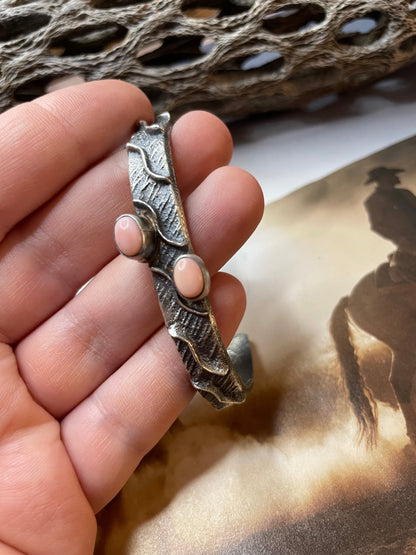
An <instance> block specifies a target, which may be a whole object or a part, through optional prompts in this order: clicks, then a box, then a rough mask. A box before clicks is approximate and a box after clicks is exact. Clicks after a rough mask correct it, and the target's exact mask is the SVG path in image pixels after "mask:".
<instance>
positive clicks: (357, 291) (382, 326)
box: [330, 262, 416, 446]
mask: <svg viewBox="0 0 416 555" xmlns="http://www.w3.org/2000/svg"><path fill="white" fill-rule="evenodd" d="M388 270H389V264H388V263H387V262H386V263H384V264H382V265H381V266H379V268H377V270H375V271H372V272H370V273H368V274H367V275H365V276H364V277H363V278H362V279H361V280H360V281H359V282H358V283H357V284H356V285H355V287H354V288H353V289H352V291H351V293H350V295H348V296H345V297H342V298H341V300H340V301H339V302H338V304H337V305H336V307H335V309H334V310H333V312H332V315H331V321H330V333H331V335H332V338H333V341H334V344H335V348H336V352H337V355H338V359H339V362H340V365H341V371H342V375H343V378H344V382H345V385H346V388H347V390H348V394H349V399H350V401H351V404H352V408H353V411H354V413H355V416H356V418H357V421H358V426H359V441H361V440H362V439H363V438H365V439H366V442H367V444H368V445H369V446H373V445H375V443H376V439H377V405H376V402H375V400H374V397H373V394H372V392H371V390H370V389H369V388H368V386H367V385H366V384H365V381H364V379H363V376H362V374H361V370H360V365H359V360H358V357H357V354H356V351H355V348H354V343H353V338H352V335H351V329H350V324H351V322H352V323H354V324H355V325H356V326H357V327H358V328H360V329H361V330H363V331H364V332H366V333H368V334H369V335H371V336H373V337H374V338H376V339H378V340H379V341H382V342H383V343H384V344H386V345H387V346H388V347H389V348H390V350H391V352H392V362H391V368H390V375H389V381H390V384H391V387H392V388H393V391H394V394H395V396H396V399H397V402H398V405H399V407H400V410H401V413H402V415H403V417H404V420H405V424H406V433H407V435H408V437H409V439H410V441H411V442H412V443H413V444H414V445H416V410H415V407H414V406H413V404H412V393H413V378H414V374H415V370H416V341H415V338H416V283H410V282H409V283H398V284H394V283H393V282H391V280H390V283H388V281H389V279H388ZM380 276H386V277H387V279H386V280H385V281H386V282H387V283H388V284H387V285H382V286H380V284H379V282H380Z"/></svg>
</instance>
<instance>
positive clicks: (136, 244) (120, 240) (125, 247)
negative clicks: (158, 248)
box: [114, 216, 143, 256]
mask: <svg viewBox="0 0 416 555" xmlns="http://www.w3.org/2000/svg"><path fill="white" fill-rule="evenodd" d="M114 238H115V240H116V243H117V246H118V248H119V249H120V251H121V252H122V253H123V254H125V255H126V256H136V254H138V253H139V251H140V249H141V248H142V245H143V236H142V232H141V231H140V227H139V226H138V224H137V222H136V220H135V219H134V218H130V217H129V216H122V217H121V218H120V219H119V220H117V221H116V225H115V226H114Z"/></svg>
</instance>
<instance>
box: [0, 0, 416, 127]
mask: <svg viewBox="0 0 416 555" xmlns="http://www.w3.org/2000/svg"><path fill="white" fill-rule="evenodd" d="M415 14H416V2H415V1H414V0H394V1H392V0H312V1H309V0H303V1H302V0H300V1H294V0H48V2H45V0H33V1H30V2H29V1H27V0H0V111H2V110H4V109H6V108H8V107H10V106H12V105H13V103H15V102H18V101H22V100H27V99H29V98H33V97H36V96H39V95H40V94H42V93H44V92H45V90H49V89H50V87H52V86H54V82H53V81H54V79H55V78H64V77H69V76H80V77H81V78H83V79H85V80H87V81H91V80H94V79H104V78H118V79H123V80H126V81H129V82H131V83H133V84H135V85H137V86H139V87H141V88H143V89H144V91H145V92H146V93H147V94H148V95H149V97H150V99H151V101H152V104H153V105H154V107H155V110H156V111H161V110H170V111H171V112H175V115H176V114H177V113H181V112H185V111H186V110H189V109H192V108H203V109H208V110H210V111H212V112H214V113H216V114H218V115H222V116H226V115H241V114H247V113H254V112H265V111H269V110H276V109H286V108H289V107H294V106H299V105H301V104H303V103H305V102H308V101H309V100H311V99H313V98H316V97H318V96H321V95H325V94H328V93H334V92H338V91H342V90H345V89H348V88H351V87H355V86H358V85H362V84H364V83H369V82H371V81H374V80H375V79H377V78H379V77H381V76H383V75H386V74H388V73H391V72H392V71H394V70H396V69H398V68H399V67H401V66H402V65H403V64H405V63H407V62H409V61H410V60H413V59H414V58H415V56H416V16H415ZM115 102H116V99H115Z"/></svg>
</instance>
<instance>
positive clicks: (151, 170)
mask: <svg viewBox="0 0 416 555" xmlns="http://www.w3.org/2000/svg"><path fill="white" fill-rule="evenodd" d="M169 131H170V116H169V114H167V113H164V114H161V115H160V116H159V117H158V118H157V120H156V123H154V124H153V125H147V124H146V123H145V122H141V124H140V126H139V129H138V131H137V132H136V133H135V134H134V135H133V136H132V137H131V139H130V142H129V143H128V145H127V150H128V153H129V174H130V186H131V191H132V197H133V204H134V207H135V210H136V215H137V217H138V218H145V219H147V220H148V221H151V222H152V224H153V227H154V229H155V230H156V234H155V238H156V239H155V244H154V249H153V252H152V253H151V254H150V255H149V256H148V257H147V258H146V261H147V262H148V264H149V266H150V269H151V270H152V274H153V280H154V284H155V288H156V292H157V294H158V297H159V303H160V307H161V310H162V313H163V316H164V319H165V322H166V327H167V329H168V331H169V333H170V335H171V336H172V338H173V339H174V341H175V343H176V345H177V348H178V351H179V353H180V354H181V356H182V359H183V361H184V364H185V366H186V368H187V369H188V371H189V374H190V377H191V381H192V384H193V385H194V387H195V388H196V389H197V390H198V391H199V392H200V393H201V394H202V395H203V396H204V397H205V398H206V399H208V400H209V401H210V402H211V403H212V404H213V405H214V406H215V407H216V408H223V407H225V406H227V405H230V404H233V403H241V402H243V401H244V400H245V398H246V394H247V390H248V389H249V388H250V386H251V383H252V379H253V376H252V366H251V359H250V352H249V349H248V351H247V346H248V341H247V338H244V336H243V337H240V338H239V339H238V340H236V341H235V342H234V344H233V346H232V348H231V350H230V354H231V355H232V356H233V357H234V358H235V359H236V360H237V361H238V368H236V367H235V366H234V365H233V362H232V360H231V358H230V354H229V353H228V352H227V350H226V348H225V347H224V344H223V342H222V340H221V336H220V333H219V330H218V327H217V324H216V322H215V318H214V315H213V312H212V309H211V305H210V302H209V300H208V297H205V298H203V299H200V300H194V299H187V298H184V297H182V296H180V295H179V294H178V292H177V290H176V288H175V285H174V282H173V268H174V265H175V262H176V260H177V259H178V258H179V257H180V256H183V255H186V254H193V249H192V245H191V241H190V237H189V233H188V230H187V226H186V221H185V216H184V211H183V207H182V202H181V198H180V194H179V190H178V187H177V184H176V179H175V173H174V169H173V164H172V158H171V151H170V142H169ZM240 368H241V371H239V369H240Z"/></svg>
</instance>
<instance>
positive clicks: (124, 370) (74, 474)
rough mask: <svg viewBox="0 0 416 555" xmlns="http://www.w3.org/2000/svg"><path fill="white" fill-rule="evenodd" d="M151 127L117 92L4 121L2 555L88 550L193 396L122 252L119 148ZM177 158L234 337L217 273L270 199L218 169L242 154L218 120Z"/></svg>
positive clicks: (98, 90) (185, 137)
mask: <svg viewBox="0 0 416 555" xmlns="http://www.w3.org/2000/svg"><path fill="white" fill-rule="evenodd" d="M114 99H117V101H116V102H115V100H114ZM151 117H152V116H151V109H150V107H149V105H148V102H147V100H146V99H145V98H144V96H143V95H142V94H141V93H140V92H139V91H138V90H137V89H135V88H134V87H131V86H129V85H126V84H123V83H119V82H101V83H92V84H89V85H84V86H81V87H76V88H72V89H67V90H65V91H59V92H58V93H54V94H53V95H50V96H48V97H44V98H43V99H41V100H40V101H37V102H36V103H34V104H31V105H25V106H23V107H18V108H16V109H14V110H13V111H10V112H7V113H6V114H4V115H3V116H1V117H0V128H1V129H2V134H1V135H0V161H1V167H2V174H1V175H0V207H1V218H0V237H3V240H2V242H1V243H0V306H1V307H2V308H1V310H0V340H1V341H2V343H1V344H0V553H16V552H17V553H18V552H22V551H23V552H25V553H30V554H35V553H39V554H42V555H44V554H45V553H62V554H66V553H91V552H92V550H93V545H94V540H95V519H94V513H95V512H96V511H97V510H99V509H100V508H101V507H103V506H104V505H105V504H106V503H107V502H108V501H109V500H110V499H111V498H112V497H113V496H114V495H115V494H116V493H117V492H118V491H119V490H120V488H121V487H122V486H123V484H124V483H125V481H126V480H127V478H128V477H129V475H130V474H131V472H132V471H133V470H134V468H135V467H136V465H137V464H138V462H139V461H140V459H141V458H142V457H143V455H144V454H145V453H146V452H147V451H148V450H149V449H150V448H151V447H152V446H153V445H154V444H155V443H156V442H157V441H158V439H159V438H160V437H161V435H162V434H163V433H164V432H165V431H166V429H167V428H168V427H169V426H170V424H171V423H172V422H173V420H174V419H175V418H176V417H177V415H178V414H179V413H180V411H181V410H182V409H183V408H184V407H185V406H186V404H187V403H188V402H189V400H190V399H191V398H192V395H193V390H192V388H191V386H190V384H189V380H188V378H187V374H186V371H185V370H184V368H183V366H182V364H181V361H180V359H179V356H178V355H177V353H176V351H175V348H174V345H173V342H171V340H170V338H169V337H168V335H167V333H166V331H165V330H164V327H163V325H162V320H161V315H160V311H159V310H158V306H157V301H156V298H155V295H154V292H153V288H152V283H151V279H150V276H149V273H148V271H147V268H146V267H145V266H144V265H140V264H137V263H134V262H132V261H129V260H125V259H123V258H122V257H120V256H117V253H116V251H115V247H114V245H113V241H112V222H113V221H114V219H115V217H116V216H117V215H119V214H120V213H122V212H128V211H131V200H130V195H129V188H128V179H127V164H126V158H125V156H126V155H125V153H124V152H123V151H115V149H117V148H118V147H119V146H120V145H121V144H122V143H123V142H124V141H126V139H127V138H128V136H129V134H130V133H131V132H132V129H133V124H134V122H135V121H137V120H138V119H147V120H149V119H151ZM172 148H173V154H174V162H175V167H176V171H177V177H178V181H179V183H180V186H181V190H182V195H183V197H184V198H185V209H186V211H187V214H188V220H189V222H190V228H191V234H192V236H193V241H194V246H195V249H196V251H197V252H198V253H199V254H200V255H201V256H202V257H203V258H204V259H205V261H206V263H207V266H208V268H209V269H210V271H211V273H212V274H214V277H213V281H212V284H213V287H212V294H211V298H212V302H213V306H214V310H215V312H216V314H217V318H218V321H219V325H220V328H221V330H222V333H223V335H224V338H225V340H227V339H229V338H230V337H231V335H232V334H233V333H234V330H235V327H236V325H237V324H238V321H239V319H240V317H241V315H242V311H243V309H244V294H243V292H242V290H241V287H240V285H239V284H238V283H237V282H236V281H235V280H233V279H232V278H231V277H230V276H227V275H225V274H216V272H217V271H218V270H219V268H220V267H221V266H222V265H223V264H224V263H225V262H226V260H227V259H228V258H229V257H230V256H231V255H232V254H233V252H234V251H235V250H236V249H237V248H238V247H239V246H240V245H241V243H242V242H243V241H244V240H245V239H246V238H247V236H248V235H249V233H250V232H251V231H252V230H253V228H254V227H255V225H256V224H257V222H258V219H259V217H260V214H261V207H262V199H261V194H260V193H259V190H258V188H257V186H256V184H255V181H254V180H253V179H252V178H251V177H250V176H249V175H248V174H246V173H244V172H242V171H241V170H237V169H235V168H221V166H222V165H224V164H226V163H227V162H228V161H229V158H230V156H231V149H232V147H231V142H230V140H229V136H228V134H227V132H226V130H225V128H224V127H223V125H222V124H221V123H220V122H219V121H218V120H216V119H215V118H213V117H212V116H209V115H208V114H203V113H194V114H190V115H188V116H186V117H184V118H182V119H181V120H180V121H179V122H178V124H177V125H176V126H175V128H174V130H173V134H172ZM217 168H219V169H217ZM225 183H226V185H227V186H226V187H224V184H225ZM207 206H209V208H210V209H209V210H207V209H206V207H207ZM224 215H226V216H227V217H226V218H223V217H222V216H224ZM218 221H221V222H222V225H218ZM207 237H208V238H209V241H207V240H206V239H207ZM92 276H95V277H94V279H93V281H92V282H91V283H90V284H89V285H88V286H87V287H86V288H85V289H83V290H82V292H81V293H80V294H79V295H76V296H74V294H75V293H76V291H77V290H78V289H79V287H80V286H81V285H82V284H84V283H85V282H87V281H88V280H89V279H90V278H91V277H92ZM1 542H2V543H1Z"/></svg>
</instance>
